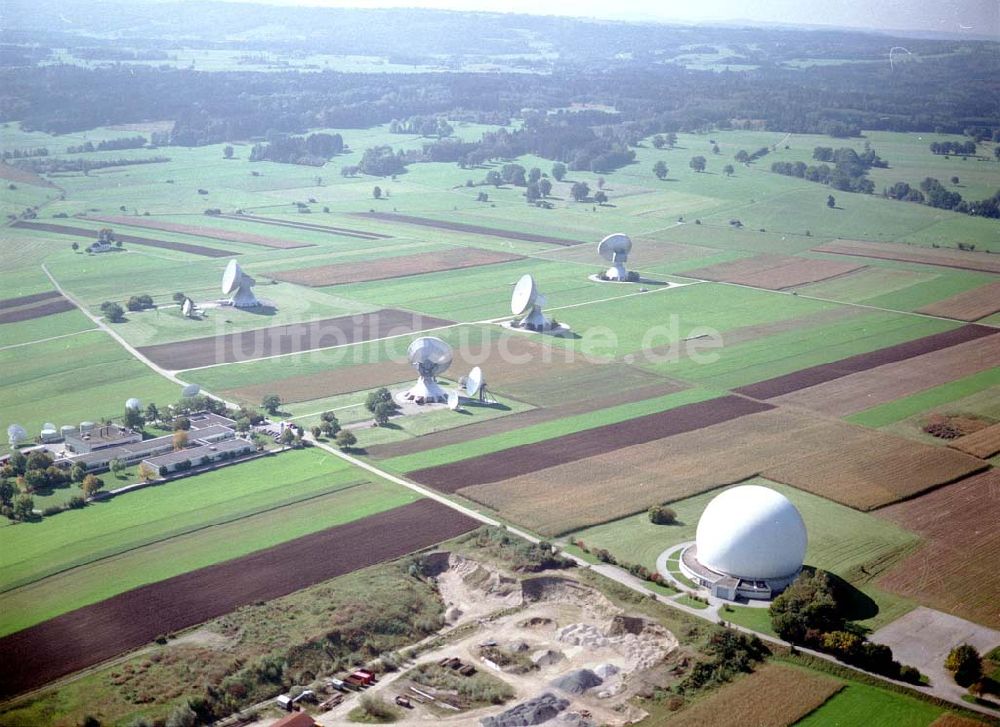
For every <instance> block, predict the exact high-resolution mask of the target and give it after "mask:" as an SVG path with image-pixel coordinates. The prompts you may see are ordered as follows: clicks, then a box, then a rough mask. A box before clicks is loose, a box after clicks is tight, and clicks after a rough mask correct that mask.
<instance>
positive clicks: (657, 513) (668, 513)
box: [649, 505, 677, 525]
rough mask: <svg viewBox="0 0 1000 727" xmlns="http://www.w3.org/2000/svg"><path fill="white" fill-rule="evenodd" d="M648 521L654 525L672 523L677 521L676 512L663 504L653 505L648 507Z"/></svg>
mask: <svg viewBox="0 0 1000 727" xmlns="http://www.w3.org/2000/svg"><path fill="white" fill-rule="evenodd" d="M649 522H651V523H654V524H655V525H673V524H674V523H675V522H677V513H676V512H674V511H673V510H671V509H670V508H669V507H666V506H665V505H653V506H652V507H651V508H649Z"/></svg>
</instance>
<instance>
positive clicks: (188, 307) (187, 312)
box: [181, 260, 236, 318]
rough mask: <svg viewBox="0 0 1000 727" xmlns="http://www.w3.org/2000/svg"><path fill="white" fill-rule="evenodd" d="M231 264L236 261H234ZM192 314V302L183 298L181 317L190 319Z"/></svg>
mask: <svg viewBox="0 0 1000 727" xmlns="http://www.w3.org/2000/svg"><path fill="white" fill-rule="evenodd" d="M233 262H236V261H235V260H234V261H233ZM192 313H194V301H193V300H191V299H190V298H185V299H184V302H183V303H182V304H181V315H182V316H184V317H185V318H190V317H191V314H192Z"/></svg>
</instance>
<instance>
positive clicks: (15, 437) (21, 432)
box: [7, 424, 28, 447]
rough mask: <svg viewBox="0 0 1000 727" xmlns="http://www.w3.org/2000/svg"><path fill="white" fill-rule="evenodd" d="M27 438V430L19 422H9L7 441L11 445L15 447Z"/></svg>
mask: <svg viewBox="0 0 1000 727" xmlns="http://www.w3.org/2000/svg"><path fill="white" fill-rule="evenodd" d="M27 439H28V432H27V431H26V430H25V428H24V427H22V426H21V425H20V424H11V425H10V426H9V427H7V441H8V442H10V446H11V447H16V446H17V445H19V444H20V443H21V442H24V441H27Z"/></svg>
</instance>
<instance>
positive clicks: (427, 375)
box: [404, 336, 452, 403]
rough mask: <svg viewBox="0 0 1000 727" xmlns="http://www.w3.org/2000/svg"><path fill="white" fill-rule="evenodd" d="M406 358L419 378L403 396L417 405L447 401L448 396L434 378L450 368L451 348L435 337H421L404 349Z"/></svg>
mask: <svg viewBox="0 0 1000 727" xmlns="http://www.w3.org/2000/svg"><path fill="white" fill-rule="evenodd" d="M406 357H407V358H408V359H409V361H410V365H411V366H412V367H413V368H415V369H416V370H417V373H418V374H419V376H420V378H419V379H418V380H417V383H416V384H414V385H413V386H412V387H411V388H410V390H409V391H407V392H406V394H405V395H404V396H405V397H406V398H407V399H409V400H410V401H416V402H418V403H435V402H444V401H447V400H448V394H447V392H446V391H445V390H444V389H442V388H441V385H440V384H439V383H438V382H437V378H436V377H437V376H438V374H441V373H443V372H444V371H446V370H447V369H448V367H449V366H451V360H452V352H451V346H449V345H448V344H447V343H445V342H444V341H442V340H441V339H440V338H437V337H435V336H422V337H420V338H417V339H415V340H414V341H413V342H412V343H411V344H410V346H409V348H408V349H406Z"/></svg>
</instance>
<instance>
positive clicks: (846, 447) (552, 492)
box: [458, 409, 986, 535]
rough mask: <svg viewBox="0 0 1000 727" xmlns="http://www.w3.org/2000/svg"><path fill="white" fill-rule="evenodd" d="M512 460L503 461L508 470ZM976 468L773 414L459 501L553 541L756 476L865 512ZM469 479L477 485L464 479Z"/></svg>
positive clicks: (467, 492) (929, 451)
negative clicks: (553, 537)
mask: <svg viewBox="0 0 1000 727" xmlns="http://www.w3.org/2000/svg"><path fill="white" fill-rule="evenodd" d="M674 411H675V412H676V411H678V410H674ZM672 413H674V412H669V411H668V412H664V415H669V414H672ZM520 453H521V449H520V448H519V449H518V450H516V451H510V452H505V453H504V454H506V455H507V458H508V460H515V462H516V461H517V459H519V458H520ZM484 459H486V458H477V459H475V460H473V462H482V461H483V460H484ZM985 466H986V465H985V463H984V462H982V461H981V460H978V459H976V458H974V457H970V456H968V455H965V454H962V453H960V452H956V451H954V450H948V449H946V448H942V447H936V446H933V445H929V444H923V443H920V442H915V441H912V440H909V439H904V438H902V437H896V436H892V435H888V434H882V433H881V432H873V431H871V430H868V429H864V428H862V427H858V426H854V425H852V424H847V423H844V422H839V421H836V420H829V419H815V418H813V417H810V416H807V415H804V414H800V413H797V412H792V411H789V410H786V409H775V410H773V411H766V412H762V413H759V414H751V415H749V416H744V417H739V418H735V419H732V420H731V421H725V422H722V423H720V424H715V425H713V426H706V427H704V428H702V429H697V430H694V431H688V432H685V433H682V434H676V435H674V436H668V437H664V438H662V439H657V440H656V441H651V442H649V443H647V444H639V445H635V446H628V447H623V448H621V449H618V450H616V451H611V452H608V453H606V454H601V455H599V456H591V457H586V458H582V459H578V460H576V461H574V462H572V463H569V464H560V465H558V466H551V467H548V468H547V469H541V470H537V471H533V472H531V473H529V474H525V475H521V476H516V477H513V478H511V479H507V480H504V481H501V482H491V483H489V484H477V485H474V486H471V487H464V488H461V489H459V490H458V494H460V495H462V496H464V497H468V498H469V499H471V500H474V501H476V502H479V503H482V504H484V505H486V506H488V507H491V508H493V509H494V510H497V511H498V512H499V513H500V514H501V515H503V516H504V517H506V518H509V519H511V520H513V521H515V522H518V523H520V524H522V525H524V526H526V527H529V528H531V529H533V530H535V531H536V532H539V533H543V534H545V535H557V534H561V533H565V532H567V531H570V530H576V529H579V528H583V527H587V526H590V525H595V524H597V523H601V522H607V521H609V520H614V519H617V518H620V517H625V516H626V515H631V514H634V513H636V512H640V511H642V510H645V509H646V508H647V507H649V506H650V505H654V504H659V503H663V502H671V501H674V500H680V499H683V498H685V497H690V496H691V495H694V494H697V493H699V492H704V491H706V490H709V489H712V488H715V487H719V486H721V485H726V484H731V483H733V482H739V481H741V480H745V479H747V478H749V477H753V476H755V475H759V474H762V475H764V476H765V477H768V478H770V479H773V480H776V481H779V482H783V483H785V484H788V485H792V486H793V487H798V488H799V489H803V490H807V491H809V492H812V493H814V494H817V495H820V496H822V497H827V498H829V499H831V500H835V501H837V502H840V503H843V504H845V505H849V506H851V507H855V508H858V509H862V510H867V509H871V508H873V507H878V506H880V505H885V504H887V503H890V502H895V501H897V500H900V499H902V498H905V497H910V496H912V495H915V494H917V493H919V492H922V491H924V490H927V489H929V488H932V487H935V486H937V485H941V484H944V483H946V482H951V481H953V480H955V479H958V478H959V477H962V476H964V475H966V474H969V473H971V472H975V471H977V470H979V469H982V468H983V467H985ZM470 479H471V481H473V482H475V481H479V480H482V479H483V478H482V477H481V476H479V477H476V475H475V473H473V474H472V476H471V478H470Z"/></svg>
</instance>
